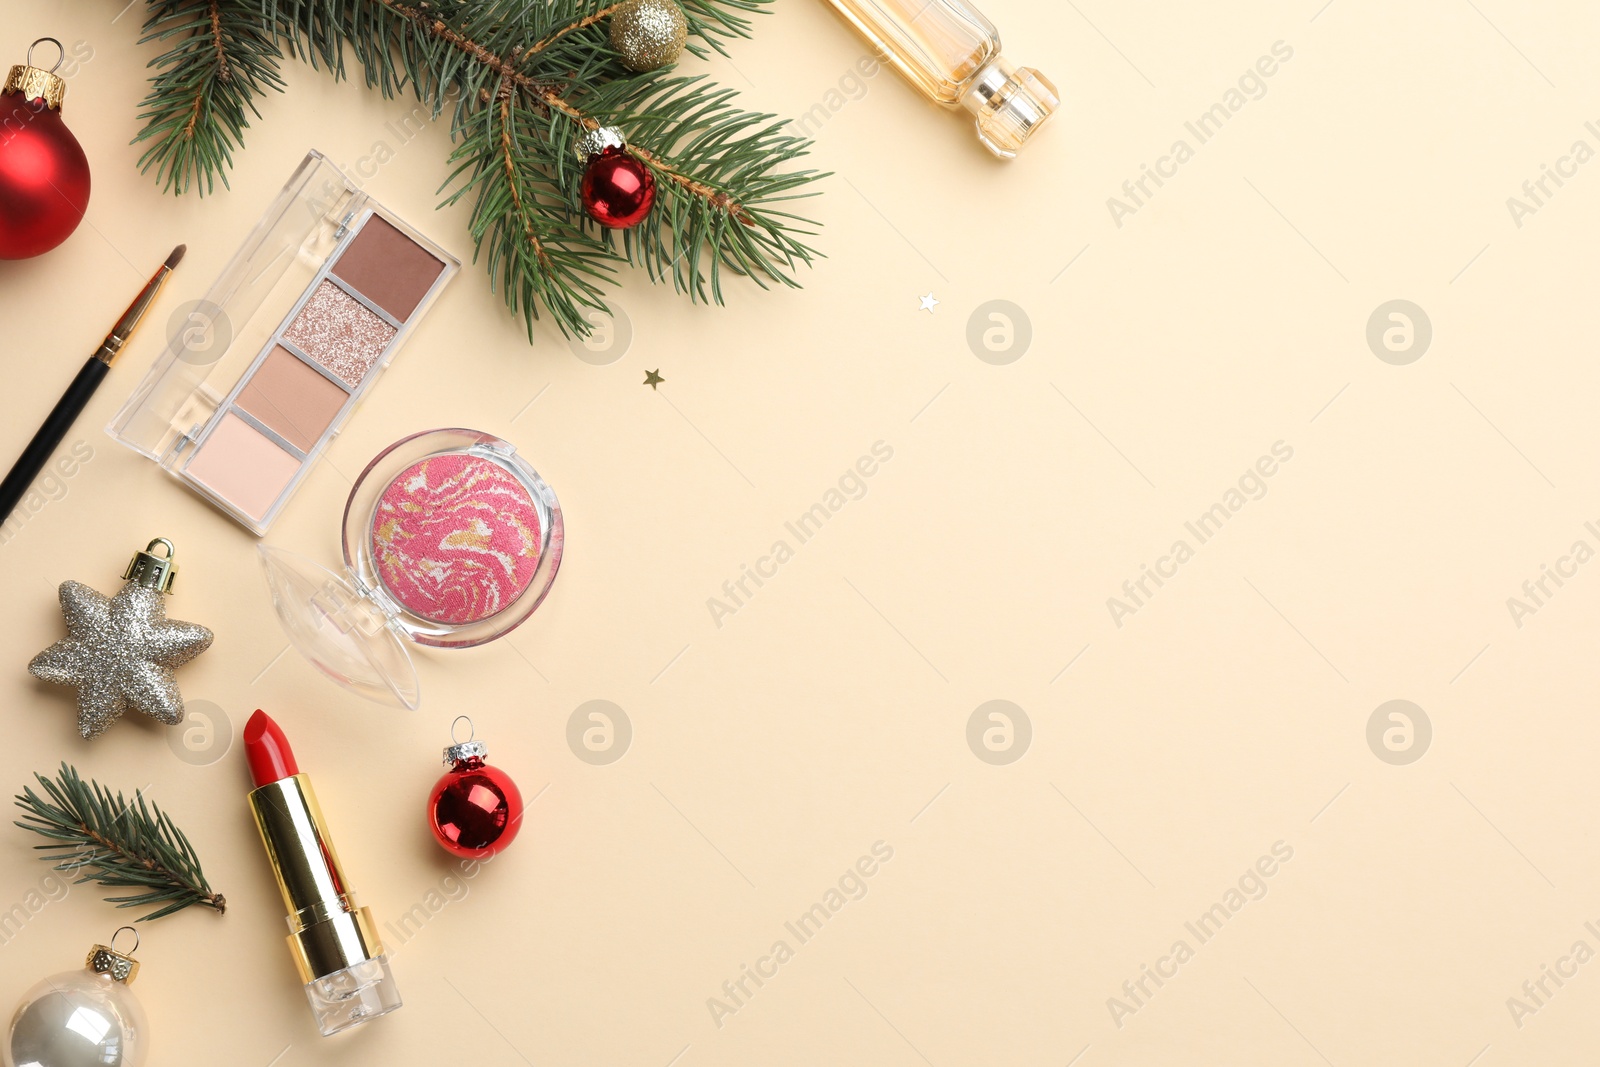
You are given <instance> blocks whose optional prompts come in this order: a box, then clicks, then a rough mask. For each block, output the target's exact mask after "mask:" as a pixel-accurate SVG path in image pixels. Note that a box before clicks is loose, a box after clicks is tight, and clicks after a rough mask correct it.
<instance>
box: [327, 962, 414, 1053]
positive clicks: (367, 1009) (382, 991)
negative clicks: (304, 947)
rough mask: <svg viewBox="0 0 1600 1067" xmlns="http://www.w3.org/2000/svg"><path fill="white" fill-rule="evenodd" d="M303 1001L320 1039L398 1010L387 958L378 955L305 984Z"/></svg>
mask: <svg viewBox="0 0 1600 1067" xmlns="http://www.w3.org/2000/svg"><path fill="white" fill-rule="evenodd" d="M306 1000H307V1001H308V1002H310V1004H311V1014H312V1015H313V1016H315V1017H316V1020H317V1029H319V1030H321V1031H322V1036H323V1037H332V1036H333V1035H334V1034H337V1033H338V1032H339V1031H341V1030H348V1029H350V1028H351V1027H353V1026H360V1025H361V1024H362V1023H364V1022H366V1021H367V1020H368V1019H376V1018H377V1017H378V1016H380V1015H387V1014H389V1013H390V1012H391V1011H394V1010H395V1009H396V1008H398V1007H400V1004H401V1000H400V989H399V987H398V986H396V985H395V982H394V975H393V974H392V973H390V971H389V958H388V957H387V956H383V955H378V956H373V957H372V958H371V959H366V960H362V961H361V962H359V963H355V964H351V965H350V966H349V967H346V968H345V969H344V970H342V971H334V972H333V973H332V974H325V975H323V976H322V977H321V978H314V979H312V980H311V981H309V982H307V983H306Z"/></svg>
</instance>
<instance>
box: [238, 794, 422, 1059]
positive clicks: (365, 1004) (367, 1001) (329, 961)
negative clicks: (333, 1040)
mask: <svg viewBox="0 0 1600 1067" xmlns="http://www.w3.org/2000/svg"><path fill="white" fill-rule="evenodd" d="M250 810H251V812H252V813H254V815H255V818H256V828H257V829H258V830H260V831H261V842H262V844H264V845H265V846H266V848H267V859H268V861H269V862H270V863H271V864H272V873H273V874H274V875H275V876H276V877H277V879H278V889H279V890H280V891H281V892H282V893H283V904H284V907H285V908H287V909H288V912H289V917H288V922H289V939H288V940H289V951H290V953H291V954H292V955H293V956H294V962H295V966H296V967H297V968H298V969H299V971H300V980H301V981H302V982H303V983H305V989H306V999H307V1001H309V1002H310V1004H311V1012H312V1014H313V1015H314V1016H315V1017H316V1020H317V1026H318V1028H319V1029H320V1030H321V1031H322V1034H323V1036H324V1037H327V1036H329V1035H331V1034H336V1033H338V1032H339V1031H341V1030H346V1029H349V1028H350V1027H352V1026H357V1025H359V1024H361V1023H364V1022H366V1021H367V1020H368V1019H375V1018H377V1017H378V1016H380V1015H386V1014H388V1013H389V1012H391V1011H394V1010H395V1009H396V1008H398V1007H400V1003H401V1001H400V992H399V989H398V988H397V987H396V985H395V981H394V976H393V975H392V974H391V973H390V971H389V961H388V958H387V957H386V956H385V955H384V952H383V942H382V941H381V940H380V939H379V937H378V930H377V926H376V925H375V924H374V923H373V921H372V915H371V913H370V912H369V911H368V910H367V909H366V908H364V907H361V906H359V905H358V904H357V903H356V899H355V895H354V894H353V893H352V892H351V891H350V889H349V886H348V885H347V883H346V882H345V876H344V869H343V868H342V867H340V865H339V856H338V853H336V852H335V851H334V849H333V842H332V841H330V840H329V839H328V832H327V829H326V823H325V822H324V821H323V818H322V809H321V807H319V806H318V804H317V795H316V793H315V792H313V791H312V788H311V780H310V779H309V778H307V777H306V776H305V775H304V774H295V775H291V776H289V777H287V778H281V779H279V780H278V781H276V782H270V783H268V784H267V785H264V786H261V787H259V788H257V789H255V790H252V791H251V793H250Z"/></svg>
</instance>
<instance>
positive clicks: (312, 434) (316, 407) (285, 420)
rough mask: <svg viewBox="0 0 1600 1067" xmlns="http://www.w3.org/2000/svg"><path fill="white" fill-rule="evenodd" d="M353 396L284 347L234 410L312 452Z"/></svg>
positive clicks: (273, 354) (265, 363) (252, 381)
mask: <svg viewBox="0 0 1600 1067" xmlns="http://www.w3.org/2000/svg"><path fill="white" fill-rule="evenodd" d="M349 395H350V394H349V393H346V392H345V391H344V390H343V389H341V388H339V386H338V385H336V384H334V383H333V382H331V381H329V380H328V379H327V378H326V377H324V376H323V375H322V374H319V373H318V372H317V371H316V370H314V369H312V368H311V367H310V366H308V365H307V364H306V363H305V362H303V361H302V360H300V359H299V358H298V357H296V356H295V355H294V354H293V353H292V352H290V351H289V350H288V349H286V348H284V347H282V346H281V345H280V346H276V347H274V348H273V349H272V351H271V352H269V353H267V358H266V359H264V360H262V361H261V365H260V366H259V367H257V368H256V371H255V373H254V374H252V375H251V376H250V380H249V381H248V382H247V383H245V387H244V388H243V389H241V390H240V391H239V395H238V397H237V398H236V399H235V400H234V406H235V407H238V408H241V409H243V410H244V411H247V412H249V413H250V414H251V415H253V416H255V418H256V421H257V422H259V423H261V425H263V426H265V427H267V428H268V429H269V430H271V431H273V432H274V433H276V434H277V435H278V436H279V437H281V438H283V439H284V440H285V441H287V442H289V443H290V444H291V445H294V447H296V448H298V449H299V450H300V451H302V452H310V451H311V450H312V448H314V447H315V446H316V443H317V441H318V439H320V438H321V437H322V432H323V431H324V430H326V429H327V428H328V427H329V426H331V425H333V420H334V419H335V418H337V417H338V415H339V412H340V410H341V409H342V408H343V407H344V402H345V400H346V399H348V398H349Z"/></svg>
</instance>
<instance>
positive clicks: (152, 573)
mask: <svg viewBox="0 0 1600 1067" xmlns="http://www.w3.org/2000/svg"><path fill="white" fill-rule="evenodd" d="M157 545H166V546H167V554H166V555H165V556H158V555H156V554H155V547H156V546H157ZM177 577H178V550H177V549H176V548H173V547H172V542H171V541H168V540H167V539H166V538H165V537H158V538H156V539H155V540H154V541H151V542H150V543H149V544H148V545H145V546H144V551H143V552H135V553H134V554H133V558H132V559H130V560H129V561H128V569H127V570H125V571H123V572H122V580H123V581H125V582H135V583H137V584H139V585H142V586H144V587H145V588H146V589H154V590H155V591H156V592H158V593H170V592H172V583H173V582H174V581H175V580H176V579H177Z"/></svg>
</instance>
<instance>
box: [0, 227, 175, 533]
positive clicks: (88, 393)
mask: <svg viewBox="0 0 1600 1067" xmlns="http://www.w3.org/2000/svg"><path fill="white" fill-rule="evenodd" d="M188 248H189V246H188V245H179V246H178V247H177V248H174V249H173V250H172V255H170V256H168V257H167V261H166V262H165V263H163V264H161V267H160V268H159V269H158V270H157V271H156V272H155V274H154V275H153V276H151V278H150V280H149V281H148V282H146V283H145V287H144V288H143V289H141V290H140V291H139V295H138V296H136V297H134V298H133V303H131V304H129V305H128V310H127V311H124V312H123V313H122V317H121V318H120V319H118V320H117V324H116V325H115V326H113V327H111V332H110V333H108V334H106V339H105V340H104V341H102V342H101V344H100V347H99V349H97V350H96V351H95V354H94V355H92V356H90V357H89V361H88V362H87V363H85V364H84V365H83V369H82V370H80V371H79V372H78V376H77V377H76V378H74V379H72V384H71V385H69V386H67V391H66V392H65V393H63V394H62V395H61V399H60V400H58V401H56V406H55V407H54V408H52V409H51V411H50V414H49V415H48V416H47V417H46V418H45V420H44V425H42V426H40V427H39V432H38V433H36V434H34V435H33V440H32V441H29V442H28V447H27V448H24V449H23V450H22V455H20V456H18V457H17V462H16V463H15V464H13V465H12V467H11V472H10V473H9V474H7V475H6V477H5V481H0V522H5V520H6V519H7V518H8V517H9V516H10V515H11V510H12V509H13V508H15V507H16V506H17V502H18V501H20V500H21V499H22V497H23V494H25V493H26V492H27V491H28V486H30V485H32V484H33V480H34V478H36V477H38V475H39V472H40V471H41V470H43V469H44V465H45V464H46V463H47V462H49V460H50V454H51V453H52V452H54V451H55V450H56V446H57V445H59V444H60V443H61V439H62V438H63V437H65V436H66V435H67V431H68V430H70V429H71V428H72V424H73V423H74V422H75V421H77V418H78V416H79V415H80V414H82V412H83V409H84V407H85V406H86V405H87V404H88V403H89V398H90V397H92V396H94V391H95V390H96V389H98V388H100V383H101V382H102V381H104V380H105V376H106V372H107V371H109V370H110V369H111V361H112V360H114V359H116V358H117V353H118V352H121V351H122V349H123V346H124V345H126V344H127V343H128V339H129V338H130V337H132V336H133V331H134V330H135V329H136V328H137V327H138V325H139V320H140V319H142V318H144V313H145V312H146V311H148V310H149V309H150V305H151V304H153V303H154V302H155V299H156V294H157V293H159V292H161V286H162V285H163V284H164V283H165V282H166V280H167V275H169V274H171V273H172V269H173V268H174V267H176V266H177V265H178V262H179V261H180V260H181V259H183V254H184V252H186V251H187V250H188Z"/></svg>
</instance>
